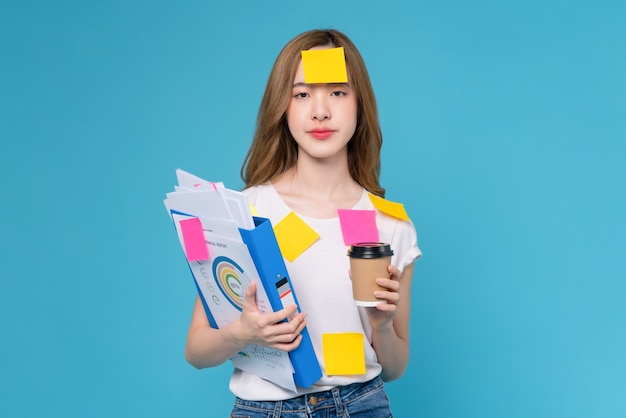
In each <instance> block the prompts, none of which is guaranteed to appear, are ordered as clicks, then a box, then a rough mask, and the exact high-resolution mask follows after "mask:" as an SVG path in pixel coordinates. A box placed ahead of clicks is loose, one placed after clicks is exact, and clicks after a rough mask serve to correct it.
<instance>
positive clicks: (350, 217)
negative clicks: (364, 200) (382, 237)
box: [337, 209, 378, 245]
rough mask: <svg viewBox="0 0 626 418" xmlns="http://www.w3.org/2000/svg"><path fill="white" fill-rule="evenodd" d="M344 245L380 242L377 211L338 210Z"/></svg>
mask: <svg viewBox="0 0 626 418" xmlns="http://www.w3.org/2000/svg"><path fill="white" fill-rule="evenodd" d="M337 213H338V214H339V223H340V224H341V234H342V235H343V243H344V244H346V245H352V244H356V243H357V242H378V228H377V226H376V211H375V210H357V209H337Z"/></svg>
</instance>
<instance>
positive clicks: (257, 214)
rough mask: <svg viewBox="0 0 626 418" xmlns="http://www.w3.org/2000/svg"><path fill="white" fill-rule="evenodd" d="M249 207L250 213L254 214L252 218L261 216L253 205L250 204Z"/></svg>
mask: <svg viewBox="0 0 626 418" xmlns="http://www.w3.org/2000/svg"><path fill="white" fill-rule="evenodd" d="M248 206H249V207H250V213H251V214H252V216H257V217H258V216H261V215H259V212H258V211H257V210H256V208H255V207H254V206H253V205H252V203H248Z"/></svg>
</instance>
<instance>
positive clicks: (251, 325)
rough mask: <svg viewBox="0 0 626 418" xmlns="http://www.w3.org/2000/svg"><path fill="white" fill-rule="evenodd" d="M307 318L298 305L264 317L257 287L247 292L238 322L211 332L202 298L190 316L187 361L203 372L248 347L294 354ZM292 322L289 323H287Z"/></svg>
mask: <svg viewBox="0 0 626 418" xmlns="http://www.w3.org/2000/svg"><path fill="white" fill-rule="evenodd" d="M305 316H306V314H304V313H297V307H296V306H295V305H292V306H288V307H286V308H284V309H281V310H280V311H277V312H271V313H267V314H263V313H261V312H259V310H258V308H257V305H256V284H255V283H251V284H250V286H248V289H247V290H246V295H245V300H244V306H243V309H242V312H241V315H240V316H239V318H238V319H237V320H236V321H234V322H233V323H231V324H229V325H227V326H225V327H222V328H220V329H215V328H211V326H210V325H209V321H208V319H207V317H206V313H205V312H204V307H203V306H202V301H201V300H200V297H199V296H197V297H196V302H195V305H194V308H193V313H192V316H191V324H190V325H189V332H188V333H187V344H186V345H185V358H186V359H187V361H188V362H189V363H190V364H191V365H193V366H194V367H196V368H198V369H201V368H205V367H212V366H217V365H219V364H222V363H224V362H225V361H226V360H228V359H229V358H230V357H232V356H233V355H235V354H236V353H237V352H239V351H240V350H241V349H242V348H244V347H245V346H247V345H249V344H260V345H264V346H267V347H272V348H278V349H280V350H284V351H291V350H293V349H295V348H297V347H298V346H299V345H300V341H301V340H302V336H301V335H300V332H301V331H302V329H303V328H304V326H305V321H304V318H305ZM286 318H291V319H290V320H289V321H288V322H283V320H284V319H286Z"/></svg>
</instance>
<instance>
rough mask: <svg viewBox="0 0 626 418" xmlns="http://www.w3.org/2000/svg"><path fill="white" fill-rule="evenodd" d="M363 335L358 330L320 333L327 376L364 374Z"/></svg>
mask: <svg viewBox="0 0 626 418" xmlns="http://www.w3.org/2000/svg"><path fill="white" fill-rule="evenodd" d="M363 341H364V336H363V334H361V333H358V332H345V333H340V334H322V349H323V351H324V365H325V367H326V374H327V375H328V376H340V375H353V374H365V348H364V346H363Z"/></svg>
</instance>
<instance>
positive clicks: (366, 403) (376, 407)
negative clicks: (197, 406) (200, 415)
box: [230, 377, 392, 418]
mask: <svg viewBox="0 0 626 418" xmlns="http://www.w3.org/2000/svg"><path fill="white" fill-rule="evenodd" d="M230 416H231V418H262V417H263V418H279V417H280V418H332V417H341V418H358V417H361V418H390V417H391V416H392V415H391V409H390V407H389V398H388V397H387V394H386V393H385V388H384V387H383V381H382V380H381V379H380V377H376V378H374V379H372V380H370V381H369V382H364V383H353V384H351V385H348V386H338V387H335V388H332V389H331V390H328V391H325V392H316V393H309V394H306V395H301V396H298V397H297V398H292V399H286V400H284V401H246V400H244V399H240V398H236V399H235V407H234V408H233V411H232V412H231V414H230Z"/></svg>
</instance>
